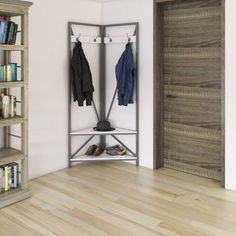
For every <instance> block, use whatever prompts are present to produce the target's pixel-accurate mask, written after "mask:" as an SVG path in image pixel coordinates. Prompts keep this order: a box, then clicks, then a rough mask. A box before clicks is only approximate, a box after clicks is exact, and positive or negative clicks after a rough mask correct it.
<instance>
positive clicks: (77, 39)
mask: <svg viewBox="0 0 236 236" xmlns="http://www.w3.org/2000/svg"><path fill="white" fill-rule="evenodd" d="M80 37H81V33H79V35H78V37H77V38H76V41H77V42H78V41H79V39H80Z"/></svg>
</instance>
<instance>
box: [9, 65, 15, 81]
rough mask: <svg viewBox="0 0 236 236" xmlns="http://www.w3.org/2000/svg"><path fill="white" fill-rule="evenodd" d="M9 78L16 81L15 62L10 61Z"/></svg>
mask: <svg viewBox="0 0 236 236" xmlns="http://www.w3.org/2000/svg"><path fill="white" fill-rule="evenodd" d="M10 65H11V72H12V75H11V79H12V81H17V64H16V63H11V64H10Z"/></svg>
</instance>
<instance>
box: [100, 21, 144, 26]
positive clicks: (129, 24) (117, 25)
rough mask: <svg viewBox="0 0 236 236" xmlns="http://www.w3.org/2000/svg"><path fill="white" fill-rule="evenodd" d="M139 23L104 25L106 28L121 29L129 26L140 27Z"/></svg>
mask: <svg viewBox="0 0 236 236" xmlns="http://www.w3.org/2000/svg"><path fill="white" fill-rule="evenodd" d="M138 24H139V23H138V22H130V23H121V24H110V25H103V26H104V27H120V26H129V25H136V26H137V25H138Z"/></svg>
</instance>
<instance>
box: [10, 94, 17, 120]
mask: <svg viewBox="0 0 236 236" xmlns="http://www.w3.org/2000/svg"><path fill="white" fill-rule="evenodd" d="M15 116H16V97H15V96H12V95H11V96H10V117H12V118H13V117H15Z"/></svg>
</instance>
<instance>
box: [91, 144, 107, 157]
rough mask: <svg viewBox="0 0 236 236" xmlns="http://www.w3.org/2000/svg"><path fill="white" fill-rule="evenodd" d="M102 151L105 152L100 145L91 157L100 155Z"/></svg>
mask: <svg viewBox="0 0 236 236" xmlns="http://www.w3.org/2000/svg"><path fill="white" fill-rule="evenodd" d="M104 150H105V148H104V147H102V146H101V145H98V146H97V148H96V149H95V151H94V152H93V156H99V155H101V154H102V153H103V151H104Z"/></svg>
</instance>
